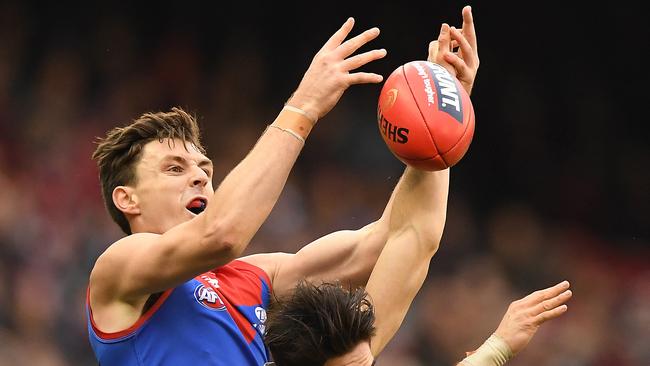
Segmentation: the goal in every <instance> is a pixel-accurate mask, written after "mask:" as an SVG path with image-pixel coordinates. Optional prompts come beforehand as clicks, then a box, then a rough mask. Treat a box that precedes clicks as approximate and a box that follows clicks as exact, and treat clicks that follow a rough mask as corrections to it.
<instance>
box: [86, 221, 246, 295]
mask: <svg viewBox="0 0 650 366" xmlns="http://www.w3.org/2000/svg"><path fill="white" fill-rule="evenodd" d="M198 219H199V218H198V217H197V218H195V219H194V220H192V221H195V220H198ZM192 221H189V222H186V223H183V224H181V225H178V226H176V227H174V228H172V229H171V230H169V231H168V232H166V233H165V234H162V235H160V234H152V233H138V234H133V235H130V236H128V237H126V238H124V239H122V240H120V241H118V242H116V243H115V244H113V245H112V246H111V247H110V248H109V249H108V250H107V251H106V252H105V253H104V254H102V255H101V257H100V258H99V259H98V260H97V263H96V264H95V267H94V268H93V273H92V274H91V284H92V286H93V287H95V288H96V289H95V291H94V292H95V293H96V291H99V292H106V293H105V294H100V296H101V295H103V296H101V297H102V298H104V299H107V300H111V299H113V300H114V299H120V300H124V301H127V302H128V301H129V299H137V298H140V297H142V296H144V295H148V294H152V293H156V292H159V291H164V290H167V289H170V288H173V287H175V286H177V285H179V284H180V283H183V282H185V281H187V280H188V279H191V278H192V277H194V276H196V275H198V274H200V273H203V272H205V271H208V270H210V269H212V268H215V267H217V266H219V265H222V264H225V263H227V262H229V261H230V260H232V259H234V258H231V257H230V256H229V255H228V252H227V251H225V250H220V248H219V245H216V244H214V243H206V240H205V238H204V237H202V236H201V235H199V234H196V233H197V232H201V231H200V230H198V228H197V227H195V226H197V225H196V224H200V222H194V223H193V222H192ZM192 224H194V225H192ZM193 230H195V233H192V232H191V231H193Z"/></svg>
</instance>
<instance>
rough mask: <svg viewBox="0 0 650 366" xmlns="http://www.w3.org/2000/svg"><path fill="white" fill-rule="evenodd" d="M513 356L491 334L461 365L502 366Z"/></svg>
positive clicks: (498, 339)
mask: <svg viewBox="0 0 650 366" xmlns="http://www.w3.org/2000/svg"><path fill="white" fill-rule="evenodd" d="M512 356H513V354H512V351H511V350H510V347H509V346H508V344H507V343H506V342H505V341H504V340H503V339H501V337H499V336H497V335H496V334H492V335H491V336H490V338H488V339H487V340H486V341H485V342H484V343H483V344H482V345H481V347H479V348H478V349H477V350H476V351H475V352H474V353H472V354H471V355H469V356H467V357H465V359H463V361H461V363H462V364H463V365H466V366H503V365H504V364H505V363H506V362H507V361H508V360H509V359H511V358H512Z"/></svg>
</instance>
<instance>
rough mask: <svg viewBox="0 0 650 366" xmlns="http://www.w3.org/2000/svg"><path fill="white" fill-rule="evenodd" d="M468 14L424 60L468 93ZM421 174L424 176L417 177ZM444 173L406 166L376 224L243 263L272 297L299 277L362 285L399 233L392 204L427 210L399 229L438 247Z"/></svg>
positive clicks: (472, 61) (408, 215) (471, 58)
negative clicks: (258, 272) (260, 275)
mask: <svg viewBox="0 0 650 366" xmlns="http://www.w3.org/2000/svg"><path fill="white" fill-rule="evenodd" d="M470 10H471V9H470V8H469V7H466V8H465V9H463V30H462V31H453V30H451V29H450V27H449V26H448V25H446V24H445V25H443V27H442V28H441V31H440V35H439V37H438V40H437V41H435V43H434V42H432V43H431V44H430V46H429V56H428V60H429V61H432V62H436V63H439V64H441V65H442V66H445V68H447V69H448V70H449V71H451V72H453V74H454V75H462V76H463V77H462V79H460V80H461V82H462V85H463V86H464V87H465V88H466V90H467V91H468V92H469V91H471V89H472V86H473V83H474V78H475V77H476V72H477V69H478V53H477V51H476V48H475V47H476V33H475V31H474V25H473V20H472V16H471V11H470ZM466 35H467V36H466ZM466 37H469V38H466ZM434 44H435V45H436V46H435V47H433V45H434ZM453 44H458V45H460V51H458V52H454V50H453ZM448 59H450V60H451V62H449V61H447V60H448ZM420 175H426V176H427V177H426V178H424V179H422V178H421V177H419V176H420ZM448 175H449V172H448V171H447V172H438V173H423V172H419V171H416V170H414V169H413V168H410V167H407V168H406V170H405V172H404V175H403V176H402V178H401V179H400V181H399V183H398V184H397V186H396V188H395V189H394V191H393V193H392V195H391V197H390V200H389V201H388V204H387V205H386V208H385V209H384V212H383V214H382V216H381V217H380V218H379V219H378V220H377V221H375V222H373V223H371V224H369V225H366V226H365V227H363V228H361V229H359V230H345V231H338V232H335V233H332V234H329V235H327V236H324V237H322V238H320V239H318V240H316V241H314V242H312V243H311V244H309V245H307V246H305V247H304V248H302V249H301V250H300V251H298V252H297V253H296V254H284V253H274V254H259V255H254V256H249V257H245V258H244V260H246V261H249V262H251V263H253V264H256V265H258V266H260V267H262V268H264V269H265V270H266V271H267V273H269V275H270V277H271V279H272V281H273V288H274V292H275V294H276V296H283V295H285V294H287V293H290V292H291V291H292V289H293V287H294V286H295V284H296V283H297V282H298V281H300V280H302V279H306V280H307V281H310V282H320V281H326V282H333V281H336V280H340V281H343V282H344V283H347V282H349V283H350V284H352V285H353V286H355V285H365V284H366V283H367V282H368V278H369V277H370V273H371V271H372V270H373V267H374V266H375V264H376V262H377V258H378V257H379V254H380V253H381V251H382V249H383V248H384V245H385V244H386V241H387V239H388V237H389V236H390V235H393V234H394V233H395V232H396V231H399V230H401V229H402V228H401V227H399V226H396V225H395V223H394V222H391V219H390V217H391V216H392V213H391V212H392V211H393V209H394V206H395V204H396V202H399V201H403V202H412V203H413V204H414V205H416V206H415V207H419V206H417V205H419V204H420V203H422V204H424V202H426V204H427V206H426V207H427V209H430V211H428V212H426V213H425V215H426V217H423V216H421V215H422V213H421V212H420V211H419V210H417V209H415V210H409V209H404V210H403V212H401V213H400V215H402V216H403V217H402V220H403V222H404V225H407V224H412V225H414V226H417V225H421V226H426V229H424V228H423V229H422V230H424V232H426V234H427V235H430V238H428V240H429V239H430V241H432V242H435V245H436V246H437V244H438V241H439V239H440V236H441V235H442V230H443V228H444V223H445V218H446V207H447V186H448V184H449V183H448V179H449V178H448ZM413 180H418V181H419V180H424V181H426V182H427V183H426V185H427V187H428V189H424V190H423V189H413V187H414V186H413V184H411V182H412V181H413ZM420 201H422V202H420ZM421 221H422V222H421ZM418 230H419V228H418Z"/></svg>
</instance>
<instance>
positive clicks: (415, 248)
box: [366, 168, 449, 356]
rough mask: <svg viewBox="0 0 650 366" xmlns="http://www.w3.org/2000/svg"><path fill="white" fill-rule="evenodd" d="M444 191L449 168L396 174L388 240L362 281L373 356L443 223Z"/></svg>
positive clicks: (398, 318) (416, 282)
mask: <svg viewBox="0 0 650 366" xmlns="http://www.w3.org/2000/svg"><path fill="white" fill-rule="evenodd" d="M448 190H449V169H445V170H442V171H437V172H424V171H419V170H416V169H412V168H408V169H407V170H406V172H405V173H404V176H403V177H402V184H401V185H400V186H399V187H398V192H397V193H396V197H400V196H401V197H402V198H401V199H396V200H395V202H394V203H393V209H392V213H391V215H390V234H389V236H388V242H387V243H386V246H385V247H384V249H383V251H382V252H381V255H380V256H379V259H378V260H377V264H376V265H375V268H374V269H373V271H372V274H371V275H370V280H369V281H368V285H367V286H366V291H368V294H369V295H370V297H371V299H372V303H373V304H374V306H375V316H376V323H375V327H376V329H377V331H376V334H375V336H374V337H373V338H372V341H371V342H370V346H371V349H372V353H373V355H375V356H376V355H378V354H379V353H380V352H381V350H383V349H384V347H385V346H386V344H387V343H388V341H390V339H391V338H392V337H393V335H394V334H395V332H396V331H397V329H399V326H400V325H401V324H402V320H403V319H404V316H405V315H406V312H407V311H408V309H409V307H410V305H411V302H412V301H413V298H414V297H415V295H416V294H417V292H418V291H419V289H420V287H421V286H422V283H423V281H424V279H425V278H426V275H427V272H428V270H429V262H430V260H431V258H432V257H433V255H434V254H435V253H436V251H437V250H438V245H439V243H440V239H441V237H442V232H443V228H444V225H445V217H446V210H447V194H448ZM401 191H403V192H401ZM406 192H408V193H406Z"/></svg>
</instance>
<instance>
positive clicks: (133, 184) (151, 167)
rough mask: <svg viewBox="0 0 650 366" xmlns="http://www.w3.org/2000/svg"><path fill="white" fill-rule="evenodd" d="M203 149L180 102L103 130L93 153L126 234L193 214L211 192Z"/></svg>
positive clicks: (108, 205) (169, 225)
mask: <svg viewBox="0 0 650 366" xmlns="http://www.w3.org/2000/svg"><path fill="white" fill-rule="evenodd" d="M204 154H205V150H204V149H203V147H202V146H201V141H200V132H199V128H198V125H197V123H196V120H195V119H194V117H192V116H191V115H189V114H188V113H186V112H185V111H183V110H182V109H180V108H173V109H172V110H171V111H170V112H159V113H146V114H143V115H142V116H140V117H139V118H138V119H136V120H135V121H134V122H133V123H131V124H130V125H128V126H126V127H117V128H114V129H112V130H111V131H109V132H108V134H107V135H106V137H105V138H103V139H100V140H99V143H98V146H97V149H96V150H95V152H94V154H93V159H95V160H96V161H97V166H98V167H99V178H100V181H101V189H102V196H103V198H104V203H105V204H106V208H107V209H108V211H109V213H110V214H111V217H112V218H113V220H114V221H115V222H116V223H117V224H118V225H119V226H120V228H121V229H122V230H123V231H124V232H125V233H127V234H131V233H133V232H142V231H145V232H154V233H163V232H165V231H167V230H169V229H171V228H172V227H174V226H176V225H178V224H180V223H182V222H185V221H188V220H190V219H192V217H194V216H195V215H197V214H199V213H200V212H201V211H202V210H203V209H205V207H206V206H207V203H208V199H209V198H210V196H211V195H212V193H213V188H212V162H211V161H210V160H209V159H208V158H207V157H205V155H204Z"/></svg>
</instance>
